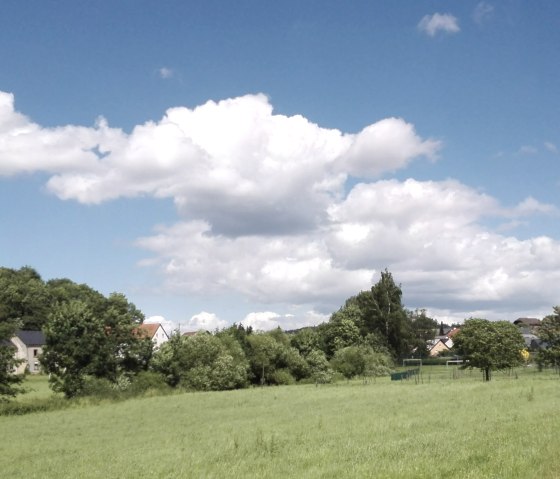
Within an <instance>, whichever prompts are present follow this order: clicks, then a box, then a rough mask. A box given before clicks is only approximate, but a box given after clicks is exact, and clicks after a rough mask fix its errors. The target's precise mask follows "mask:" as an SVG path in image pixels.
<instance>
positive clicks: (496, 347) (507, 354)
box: [454, 318, 525, 381]
mask: <svg viewBox="0 0 560 479" xmlns="http://www.w3.org/2000/svg"><path fill="white" fill-rule="evenodd" d="M524 348H525V341H524V340H523V336H522V335H521V333H520V332H519V330H518V328H517V327H516V326H515V325H513V324H512V323H509V322H507V321H495V322H493V321H488V320H486V319H473V318H471V319H467V320H466V321H465V323H464V324H463V326H462V327H461V330H460V331H459V333H457V335H456V336H455V338H454V350H455V351H456V352H457V353H458V354H460V355H461V356H462V357H463V359H464V360H465V361H468V363H467V364H465V367H470V368H480V369H482V370H483V371H484V375H485V380H486V381H489V380H490V377H491V372H492V371H493V370H498V371H499V370H502V369H508V368H512V367H515V366H518V365H519V364H521V363H522V358H521V351H522V350H523V349H524Z"/></svg>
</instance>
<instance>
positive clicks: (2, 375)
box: [0, 304, 22, 401]
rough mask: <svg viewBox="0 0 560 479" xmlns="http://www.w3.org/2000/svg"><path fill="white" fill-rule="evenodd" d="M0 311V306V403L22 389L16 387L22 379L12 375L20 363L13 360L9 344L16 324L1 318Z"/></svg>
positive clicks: (13, 349) (0, 307)
mask: <svg viewBox="0 0 560 479" xmlns="http://www.w3.org/2000/svg"><path fill="white" fill-rule="evenodd" d="M1 310H2V305H1V304H0V401H1V400H2V399H4V398H6V397H13V396H15V395H16V394H18V393H20V392H22V389H21V388H20V387H18V386H19V384H20V383H21V381H22V378H21V376H16V375H15V374H13V371H14V369H15V368H16V366H17V365H18V364H19V363H20V361H18V360H17V359H16V358H15V355H14V353H15V348H14V346H13V344H12V343H11V342H10V338H11V337H13V335H14V333H15V331H16V329H17V326H18V323H17V322H16V321H10V320H8V319H6V318H5V317H4V318H2V312H1Z"/></svg>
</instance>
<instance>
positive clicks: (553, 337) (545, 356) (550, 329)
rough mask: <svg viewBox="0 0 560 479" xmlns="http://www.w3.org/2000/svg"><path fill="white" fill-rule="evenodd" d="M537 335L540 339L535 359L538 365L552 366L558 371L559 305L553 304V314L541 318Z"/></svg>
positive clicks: (559, 358) (559, 364)
mask: <svg viewBox="0 0 560 479" xmlns="http://www.w3.org/2000/svg"><path fill="white" fill-rule="evenodd" d="M537 336H538V337H539V339H540V340H541V341H542V348H541V349H540V350H539V351H538V353H537V361H538V362H539V364H540V365H546V366H552V367H554V368H556V369H558V370H559V371H560V306H555V307H554V308H553V314H550V315H548V316H546V317H545V318H544V319H543V320H542V322H541V325H540V326H539V329H538V332H537Z"/></svg>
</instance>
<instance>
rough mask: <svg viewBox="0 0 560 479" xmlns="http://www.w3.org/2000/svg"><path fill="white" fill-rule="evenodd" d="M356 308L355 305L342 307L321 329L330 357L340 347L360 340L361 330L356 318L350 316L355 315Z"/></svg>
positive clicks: (326, 351) (326, 350)
mask: <svg viewBox="0 0 560 479" xmlns="http://www.w3.org/2000/svg"><path fill="white" fill-rule="evenodd" d="M354 309H355V308H354V306H352V307H350V308H342V309H340V310H339V311H337V312H336V313H334V314H333V315H332V316H331V319H330V321H329V322H328V323H326V324H324V325H323V326H322V327H321V329H320V331H321V332H322V335H323V340H324V347H325V353H326V355H327V357H328V358H331V357H332V356H333V355H334V354H335V353H336V351H338V350H339V349H342V348H345V347H347V346H351V345H352V344H356V343H358V342H359V340H360V330H359V328H358V326H357V325H356V322H355V318H353V317H349V316H352V315H353V313H354ZM348 313H350V314H348Z"/></svg>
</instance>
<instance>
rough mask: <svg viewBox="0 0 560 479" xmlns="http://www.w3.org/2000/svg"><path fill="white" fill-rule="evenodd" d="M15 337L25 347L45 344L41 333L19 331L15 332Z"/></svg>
mask: <svg viewBox="0 0 560 479" xmlns="http://www.w3.org/2000/svg"><path fill="white" fill-rule="evenodd" d="M16 336H17V337H18V338H19V339H20V340H21V342H22V343H23V344H25V345H26V346H44V345H45V343H46V341H45V335H44V334H43V331H26V330H22V329H20V330H19V331H16Z"/></svg>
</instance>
